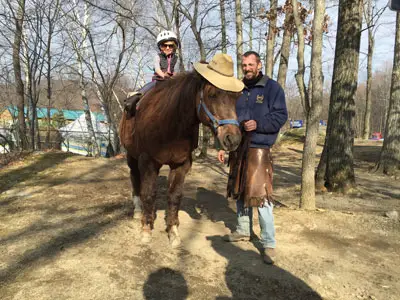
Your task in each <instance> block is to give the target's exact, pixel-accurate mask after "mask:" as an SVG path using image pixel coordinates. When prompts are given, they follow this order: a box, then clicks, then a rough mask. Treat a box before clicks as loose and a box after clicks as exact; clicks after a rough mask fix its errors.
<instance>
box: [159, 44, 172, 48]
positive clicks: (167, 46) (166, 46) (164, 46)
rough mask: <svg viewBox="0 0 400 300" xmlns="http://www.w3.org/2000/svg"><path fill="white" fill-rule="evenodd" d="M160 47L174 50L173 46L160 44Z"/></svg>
mask: <svg viewBox="0 0 400 300" xmlns="http://www.w3.org/2000/svg"><path fill="white" fill-rule="evenodd" d="M161 47H162V48H171V49H173V48H175V44H161Z"/></svg>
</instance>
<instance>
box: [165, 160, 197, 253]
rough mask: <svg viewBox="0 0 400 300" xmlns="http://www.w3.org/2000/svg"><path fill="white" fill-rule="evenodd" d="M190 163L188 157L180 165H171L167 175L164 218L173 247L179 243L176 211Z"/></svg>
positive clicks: (177, 210) (179, 203)
mask: <svg viewBox="0 0 400 300" xmlns="http://www.w3.org/2000/svg"><path fill="white" fill-rule="evenodd" d="M191 165H192V163H191V161H190V159H188V160H187V161H185V163H183V164H182V165H179V166H171V171H170V173H169V177H168V187H169V188H168V209H167V212H166V216H165V220H166V223H167V232H168V238H169V241H170V243H171V246H172V247H173V248H174V247H178V246H179V245H180V243H181V238H180V237H179V232H178V226H179V218H178V212H179V207H180V205H181V200H182V194H183V183H184V181H185V176H186V174H187V172H188V171H189V169H190V167H191Z"/></svg>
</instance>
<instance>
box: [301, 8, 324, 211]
mask: <svg viewBox="0 0 400 300" xmlns="http://www.w3.org/2000/svg"><path fill="white" fill-rule="evenodd" d="M324 17H325V0H315V1H314V20H313V27H312V32H313V38H312V53H311V82H312V91H311V93H312V95H311V101H309V102H306V113H307V122H306V124H307V128H306V140H305V142H304V150H303V160H302V173H301V198H300V207H301V208H304V209H315V179H314V176H315V155H316V152H315V149H316V146H317V140H318V132H319V119H320V114H321V109H322V96H323V74H322V46H323V32H324Z"/></svg>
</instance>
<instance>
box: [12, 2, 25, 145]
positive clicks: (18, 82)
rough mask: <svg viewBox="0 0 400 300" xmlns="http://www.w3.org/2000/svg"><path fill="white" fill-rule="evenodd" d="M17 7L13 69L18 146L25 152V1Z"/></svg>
mask: <svg viewBox="0 0 400 300" xmlns="http://www.w3.org/2000/svg"><path fill="white" fill-rule="evenodd" d="M18 4H19V7H18V12H17V15H16V18H15V33H14V43H13V68H14V77H15V93H16V98H17V108H18V127H19V128H18V129H19V130H18V137H19V146H20V147H21V148H22V149H24V150H26V149H28V141H27V137H26V124H25V97H24V83H23V81H22V78H21V76H22V72H21V60H20V56H19V53H20V50H21V43H22V26H23V22H24V17H25V0H20V1H18Z"/></svg>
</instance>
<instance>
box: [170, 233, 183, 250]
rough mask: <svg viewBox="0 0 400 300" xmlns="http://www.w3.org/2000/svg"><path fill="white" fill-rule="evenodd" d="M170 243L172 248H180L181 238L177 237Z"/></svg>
mask: <svg viewBox="0 0 400 300" xmlns="http://www.w3.org/2000/svg"><path fill="white" fill-rule="evenodd" d="M170 243H171V247H172V248H178V247H179V246H180V245H181V238H180V237H179V236H176V237H174V238H172V239H170Z"/></svg>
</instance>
